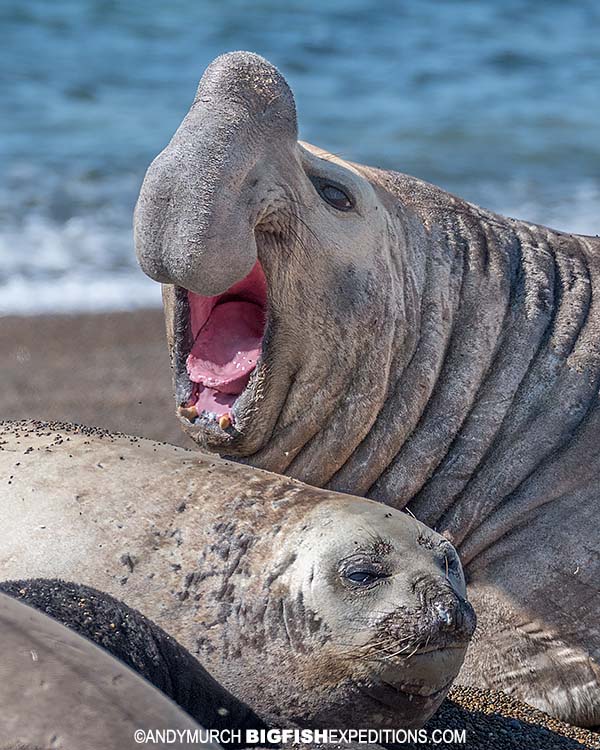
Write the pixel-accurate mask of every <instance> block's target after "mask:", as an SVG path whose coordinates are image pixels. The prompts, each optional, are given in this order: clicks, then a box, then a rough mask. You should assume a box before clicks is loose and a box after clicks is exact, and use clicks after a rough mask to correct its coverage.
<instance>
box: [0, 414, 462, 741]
mask: <svg viewBox="0 0 600 750" xmlns="http://www.w3.org/2000/svg"><path fill="white" fill-rule="evenodd" d="M0 442H1V444H2V450H0V475H1V476H12V479H10V480H9V481H8V483H4V484H3V485H0V525H1V527H2V529H3V534H2V539H1V540H0V570H2V575H3V577H4V578H6V579H7V580H23V579H31V578H46V579H48V578H50V579H62V580H64V581H76V582H77V583H78V584H81V585H82V586H90V587H93V588H94V589H97V590H99V591H102V592H106V594H108V595H110V596H112V597H114V598H115V599H118V600H119V601H120V602H123V603H124V604H125V605H128V606H129V607H131V608H134V609H136V610H138V611H139V612H140V613H141V614H142V615H144V616H145V617H146V618H148V620H150V621H152V622H153V623H155V624H156V626H158V628H161V629H162V630H163V631H165V632H166V633H168V635H169V636H171V637H172V638H173V639H175V641H176V642H177V643H179V644H181V646H182V647H183V648H184V649H187V651H189V652H190V653H191V654H192V655H193V656H194V657H196V658H197V659H198V660H199V661H200V662H201V664H202V665H203V666H204V667H206V668H207V669H208V671H209V672H210V674H211V675H212V676H213V677H214V678H215V679H216V680H217V681H218V682H219V683H220V684H221V685H222V686H223V687H224V688H225V689H226V690H228V691H229V692H230V693H231V694H232V695H233V696H235V698H237V699H238V700H239V701H241V702H243V703H245V704H246V705H247V706H249V707H250V708H251V709H252V710H253V711H254V712H255V713H256V714H257V715H258V716H259V717H260V718H261V719H262V720H263V721H265V722H267V723H269V724H272V725H276V726H288V725H289V726H297V725H302V726H314V727H356V726H367V727H403V726H406V727H417V726H421V725H423V724H424V723H425V721H426V720H427V719H428V718H429V717H430V716H431V715H432V714H433V713H434V711H435V710H436V709H437V707H438V706H439V705H440V703H441V702H442V700H443V698H444V696H445V695H446V693H447V692H448V690H449V688H450V685H451V683H452V681H453V680H454V678H455V677H456V675H457V674H458V671H459V669H460V667H461V665H462V662H463V659H464V655H465V651H466V648H467V645H468V643H469V640H470V637H471V635H472V634H473V631H474V628H475V617H474V614H473V610H472V607H471V606H470V604H469V603H468V602H467V601H466V599H465V584H464V578H463V575H462V570H461V566H460V562H459V560H458V556H457V555H456V552H455V550H454V549H453V548H452V546H451V545H450V544H449V543H448V542H447V541H446V540H444V539H443V538H442V537H441V536H439V535H438V534H436V533H435V532H433V531H431V530H430V529H428V528H427V527H426V526H424V525H423V524H421V523H420V522H418V521H416V520H415V519H413V518H412V517H410V516H409V515H408V514H406V513H401V512H399V511H396V510H394V509H391V508H388V507H386V506H385V505H382V504H379V503H375V502H373V501H370V500H366V499H364V498H357V497H351V496H345V495H341V494H338V493H333V492H328V491H325V490H320V489H316V488H313V487H309V486H307V485H303V484H301V483H300V482H297V481H296V480H292V479H287V478H284V477H281V476H278V475H273V474H270V473H267V472H263V471H260V470H258V469H254V468H252V467H246V466H240V465H239V464H233V463H229V462H226V461H223V460H221V459H219V458H215V457H211V456H202V455H200V454H198V453H197V452H190V451H186V450H183V449H181V448H175V447H173V446H169V445H165V444H159V443H153V442H152V441H149V440H144V439H141V438H133V437H129V436H126V435H121V436H118V435H111V434H110V433H106V432H103V431H101V430H94V429H91V428H83V427H76V426H68V425H54V424H47V423H36V422H22V423H10V422H8V423H3V424H2V426H1V427H0ZM52 606H54V605H52ZM117 614H118V613H117ZM103 617H104V615H102V617H99V628H101V625H102V618H103ZM67 619H68V618H67ZM141 626H143V627H146V625H144V623H141ZM155 635H156V634H154V635H153V636H152V638H155ZM159 635H160V634H159ZM133 636H134V642H133V643H131V644H128V645H126V646H124V647H123V646H122V645H121V646H120V645H119V644H116V646H115V647H116V648H121V649H124V650H125V652H126V653H127V654H129V655H130V652H131V648H133V647H135V638H137V631H135V632H134V633H133ZM160 637H161V638H162V636H160ZM130 640H131V639H130ZM113 643H114V641H113ZM150 645H151V639H149V642H148V648H150ZM162 651H163V653H164V654H165V655H166V657H165V662H166V664H169V663H170V657H169V656H168V651H167V650H166V649H165V648H163V649H162ZM153 674H156V673H155V672H154V671H153ZM158 678H159V680H160V681H161V684H162V682H163V681H164V680H165V679H166V678H165V675H164V674H163V673H162V671H160V670H159V674H158ZM183 689H184V693H183V700H184V701H186V703H187V704H188V705H187V707H188V708H189V701H190V700H193V697H192V698H190V696H189V695H188V694H187V693H186V692H185V690H186V689H187V688H186V687H185V685H183ZM202 700H204V698H203V699H202Z"/></svg>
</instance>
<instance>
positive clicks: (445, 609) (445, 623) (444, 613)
mask: <svg viewBox="0 0 600 750" xmlns="http://www.w3.org/2000/svg"><path fill="white" fill-rule="evenodd" d="M434 610H435V613H436V615H437V618H438V620H439V622H440V625H442V627H445V628H451V627H453V626H454V624H455V616H456V611H455V608H454V607H452V606H451V605H448V604H443V603H441V602H438V603H436V604H435V605H434Z"/></svg>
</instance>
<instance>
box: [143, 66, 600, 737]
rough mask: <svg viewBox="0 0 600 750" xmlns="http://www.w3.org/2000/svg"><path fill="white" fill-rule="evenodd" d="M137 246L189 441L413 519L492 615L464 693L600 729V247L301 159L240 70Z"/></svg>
mask: <svg viewBox="0 0 600 750" xmlns="http://www.w3.org/2000/svg"><path fill="white" fill-rule="evenodd" d="M135 238H136V248H137V253H138V258H139V261H140V264H141V267H142V269H143V270H144V271H145V272H146V273H147V274H148V275H150V276H151V277H152V278H154V279H155V280H157V281H160V282H162V283H163V284H164V285H165V286H164V288H163V296H164V301H165V312H166V320H167V332H168V338H169V345H170V350H171V357H172V364H173V369H174V376H175V378H174V379H175V391H176V399H177V407H178V410H179V419H180V421H181V423H182V425H183V426H184V427H185V429H186V431H187V432H188V433H189V434H190V435H191V437H192V438H193V439H194V440H195V441H196V442H197V443H199V445H200V446H201V447H203V448H207V449H210V450H211V451H215V452H217V453H219V454H221V455H225V456H236V457H237V458H238V459H239V460H241V461H244V462H248V463H250V464H252V465H254V466H257V467H260V468H264V469H268V470H269V471H275V472H278V473H281V474H286V475H289V476H293V477H295V478H297V479H300V480H302V481H305V482H308V483H309V484H311V485H314V486H318V487H326V488H328V489H334V490H337V491H341V492H349V493H352V494H355V495H365V496H368V497H371V498H373V499H376V500H379V501H382V502H385V503H386V504H388V505H390V506H392V507H395V508H404V507H406V506H408V507H409V508H410V510H411V511H412V512H413V513H414V515H415V516H416V517H417V518H418V519H419V520H421V521H423V522H424V523H426V524H428V525H429V526H431V527H433V528H435V529H436V530H437V531H439V532H440V533H442V534H443V535H444V536H446V538H448V539H449V540H450V541H451V542H452V543H453V544H454V545H455V546H456V548H457V550H458V552H459V554H460V557H461V560H462V563H463V565H464V567H465V572H466V574H467V578H468V582H469V596H470V598H471V601H472V602H473V604H474V606H475V608H476V610H477V612H478V614H481V617H480V628H479V630H478V640H477V641H476V642H475V643H474V645H473V648H471V649H470V650H469V654H468V656H467V661H466V663H465V669H464V671H463V674H462V675H461V679H464V680H465V681H466V682H468V683H469V684H475V685H479V686H482V687H487V688H494V689H503V690H506V691H507V692H510V693H511V694H515V695H517V696H518V697H520V698H521V699H523V700H525V701H528V702H530V703H532V704H533V705H535V706H537V707H538V708H540V709H542V710H543V711H546V712H547V713H550V714H552V715H555V716H558V717H560V718H562V719H563V720H565V721H570V722H572V723H577V724H582V725H594V724H596V725H597V724H600V667H599V666H598V664H599V662H600V634H599V631H598V619H599V616H600V595H599V594H598V586H597V581H598V578H599V577H600V535H599V534H598V532H597V528H598V525H597V519H598V517H599V516H600V492H598V486H599V484H600V452H599V451H598V434H599V430H600V400H599V398H598V392H599V389H600V294H599V290H600V239H599V238H598V237H585V236H581V235H573V234H566V233H563V232H559V231H556V230H554V229H550V228H548V227H544V226H539V225H535V224H532V223H529V222H526V221H517V220H514V219H510V218H506V217H504V216H500V215H498V214H494V213H492V212H491V211H487V210H485V209H482V208H479V207H478V206H475V205H473V204H471V203H468V202H467V201H464V200H462V199H460V198H458V197H456V196H453V195H450V194H449V193H446V192H445V191H444V190H442V189H440V188H438V187H435V186H434V185H430V184H427V183H425V182H423V181H422V180H419V179H416V178H414V177H410V176H408V175H405V174H399V173H397V172H392V171H388V170H380V169H374V168H371V167H367V166H364V165H360V164H354V163H351V162H349V161H346V160H345V159H343V158H340V157H338V156H334V155H332V154H329V153H326V152H325V151H323V150H321V149H319V148H318V147H315V146H311V145H310V144H307V143H301V142H298V141H297V123H296V108H295V105H294V99H293V96H292V93H291V91H290V89H289V87H288V85H287V83H286V82H285V80H284V79H283V77H282V75H281V74H280V73H279V72H278V71H277V70H276V69H275V68H274V67H273V66H272V65H271V64H270V63H268V62H267V61H266V60H264V59H263V58H261V57H259V56H257V55H253V54H251V53H242V52H239V53H230V54H227V55H224V56H222V57H220V58H218V59H217V60H215V61H214V62H213V63H212V64H211V65H210V66H209V67H208V69H207V71H206V73H205V75H204V76H203V78H202V81H201V82H200V86H199V88H198V92H197V95H196V98H195V100H194V103H193V105H192V108H191V109H190V112H189V113H188V115H187V116H186V117H185V119H184V120H183V122H182V124H181V126H180V127H179V129H178V130H177V132H176V133H175V135H174V136H173V138H172V140H171V142H170V143H169V144H168V146H167V147H166V148H165V149H164V151H163V152H162V153H161V154H160V155H159V156H158V157H157V158H156V159H155V161H154V162H153V164H152V165H151V166H150V168H149V170H148V172H147V175H146V178H145V181H144V184H143V187H142V190H141V192H140V198H139V201H138V205H137V208H136V216H135ZM565 597H566V598H565ZM557 598H558V600H560V604H558V603H557Z"/></svg>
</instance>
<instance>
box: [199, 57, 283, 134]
mask: <svg viewBox="0 0 600 750" xmlns="http://www.w3.org/2000/svg"><path fill="white" fill-rule="evenodd" d="M206 101H210V102H211V103H212V104H213V105H215V106H216V107H217V108H218V109H220V110H221V111H222V112H223V114H225V115H231V113H232V112H233V111H234V110H238V112H239V111H243V112H244V113H245V115H246V117H247V118H248V122H247V124H248V125H253V124H255V123H254V122H253V120H256V119H257V118H264V119H265V120H270V119H272V118H275V119H276V120H277V121H278V122H277V128H278V129H279V130H281V131H282V132H285V133H287V135H288V136H290V137H292V138H294V140H295V139H296V137H297V124H296V106H295V104H294V96H293V94H292V91H291V89H290V87H289V86H288V84H287V82H286V80H285V78H284V77H283V76H282V75H281V73H280V72H279V71H278V70H277V68H276V67H275V66H274V65H272V64H271V63H270V62H269V61H268V60H265V58H264V57H261V56H260V55H256V54H254V53H253V52H229V53H227V54H225V55H221V56H220V57H217V58H216V60H214V61H213V62H212V63H211V64H210V65H209V66H208V68H207V69H206V72H205V73H204V75H203V76H202V80H201V81H200V84H199V86H198V91H197V92H196V98H195V100H194V105H196V104H198V103H202V102H206Z"/></svg>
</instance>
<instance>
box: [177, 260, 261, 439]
mask: <svg viewBox="0 0 600 750" xmlns="http://www.w3.org/2000/svg"><path fill="white" fill-rule="evenodd" d="M175 316H176V321H177V324H176V326H175V329H176V336H177V338H176V341H175V347H174V358H175V360H176V361H175V362H174V365H175V377H176V392H177V398H178V415H179V417H180V419H181V420H182V421H183V422H184V424H187V425H190V424H191V425H194V426H195V427H197V428H200V429H202V428H203V429H206V430H212V431H217V432H221V433H222V432H227V431H234V430H235V425H236V422H237V421H238V418H239V417H240V413H239V410H240V408H241V407H242V405H246V406H247V405H248V403H249V402H252V401H253V398H252V395H253V391H254V390H255V387H256V382H257V380H258V376H259V371H260V368H261V364H262V360H263V357H262V350H263V342H264V338H265V330H266V328H267V324H268V315H267V282H266V278H265V274H264V272H263V269H262V266H261V265H260V262H259V261H257V262H256V263H255V265H254V268H253V269H252V271H251V272H250V273H249V274H248V276H246V277H245V278H244V279H242V280H241V281H238V282H237V283H236V284H234V285H233V286H232V287H231V288H230V289H228V290H227V291H226V292H224V293H223V294H219V295H217V296H214V297H203V296H201V295H198V294H195V293H194V292H189V291H187V290H184V289H181V288H179V289H177V294H176V310H175ZM242 396H244V398H243V399H242V398H241V397H242Z"/></svg>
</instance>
